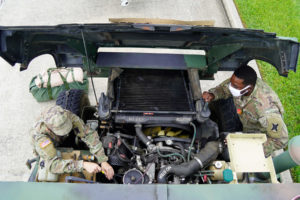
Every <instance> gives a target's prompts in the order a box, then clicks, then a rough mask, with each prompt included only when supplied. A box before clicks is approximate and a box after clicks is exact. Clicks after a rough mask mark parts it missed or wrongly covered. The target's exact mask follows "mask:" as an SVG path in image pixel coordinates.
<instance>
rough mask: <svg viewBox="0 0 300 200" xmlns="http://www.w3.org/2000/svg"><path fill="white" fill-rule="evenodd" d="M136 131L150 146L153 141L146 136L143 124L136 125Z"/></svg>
mask: <svg viewBox="0 0 300 200" xmlns="http://www.w3.org/2000/svg"><path fill="white" fill-rule="evenodd" d="M135 132H136V135H137V136H138V138H139V139H140V140H141V141H142V142H143V143H144V144H145V145H146V146H147V147H148V146H149V145H150V144H151V141H150V140H149V139H148V138H147V137H146V135H145V134H144V133H143V131H142V125H140V124H136V125H135Z"/></svg>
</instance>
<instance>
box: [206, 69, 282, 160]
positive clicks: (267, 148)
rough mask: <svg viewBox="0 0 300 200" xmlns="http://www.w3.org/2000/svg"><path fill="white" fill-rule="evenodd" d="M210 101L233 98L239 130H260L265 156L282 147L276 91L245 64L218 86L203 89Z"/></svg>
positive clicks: (280, 116)
mask: <svg viewBox="0 0 300 200" xmlns="http://www.w3.org/2000/svg"><path fill="white" fill-rule="evenodd" d="M202 97H203V99H204V100H205V101H207V102H210V101H214V100H218V99H227V98H229V97H233V101H234V105H235V107H236V110H237V114H238V116H239V119H240V120H241V122H242V125H243V132H252V133H253V132H261V133H265V134H266V135H267V141H266V142H265V143H264V152H265V156H266V157H267V156H269V155H271V153H272V152H273V151H274V150H278V149H281V148H284V147H285V146H286V145H287V142H288V131H287V127H286V125H285V123H284V121H283V112H284V110H283V107H282V104H281V102H280V100H279V98H278V96H277V95H276V93H275V92H274V91H273V90H272V89H271V88H270V87H269V86H268V85H267V84H266V83H264V82H263V81H262V80H261V79H260V78H257V75H256V72H255V71H254V70H253V69H252V68H251V67H249V66H248V65H243V66H241V67H239V68H237V69H236V70H235V71H234V73H233V75H232V76H231V78H230V79H227V80H225V81H224V82H223V83H221V84H220V85H219V86H217V87H215V88H212V89H210V90H209V91H208V92H206V91H205V92H203V94H202Z"/></svg>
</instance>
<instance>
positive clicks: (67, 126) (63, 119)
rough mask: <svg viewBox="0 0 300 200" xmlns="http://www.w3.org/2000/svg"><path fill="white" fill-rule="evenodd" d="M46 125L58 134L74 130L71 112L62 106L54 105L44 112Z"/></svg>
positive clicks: (66, 133) (61, 134)
mask: <svg viewBox="0 0 300 200" xmlns="http://www.w3.org/2000/svg"><path fill="white" fill-rule="evenodd" d="M42 118H43V121H44V123H45V125H46V126H47V127H48V128H49V129H50V130H51V131H52V132H53V133H54V134H56V135H58V136H65V135H68V134H69V132H70V131H71V130H72V127H73V125H72V121H71V119H70V117H69V113H68V112H67V111H65V110H64V109H62V108H61V107H60V106H53V107H50V108H49V109H47V110H46V111H45V112H44V113H43V116H42Z"/></svg>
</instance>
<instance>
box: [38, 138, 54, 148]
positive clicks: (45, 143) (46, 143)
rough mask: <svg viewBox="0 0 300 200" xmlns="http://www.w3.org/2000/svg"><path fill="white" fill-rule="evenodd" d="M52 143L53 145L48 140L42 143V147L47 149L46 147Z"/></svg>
mask: <svg viewBox="0 0 300 200" xmlns="http://www.w3.org/2000/svg"><path fill="white" fill-rule="evenodd" d="M51 143H52V142H51V140H49V139H47V140H45V141H44V142H42V143H40V147H41V148H45V147H46V146H48V145H49V144H51Z"/></svg>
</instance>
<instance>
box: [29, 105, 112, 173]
mask: <svg viewBox="0 0 300 200" xmlns="http://www.w3.org/2000/svg"><path fill="white" fill-rule="evenodd" d="M66 112H68V114H69V117H70V119H71V121H72V125H73V131H74V133H75V134H76V135H77V136H78V137H79V138H80V139H81V140H82V141H83V142H84V143H85V144H86V145H87V146H88V147H89V149H90V152H91V153H92V154H93V155H95V157H96V158H97V161H98V163H99V164H100V163H102V162H105V161H107V160H108V158H107V157H106V156H105V153H104V149H103V147H102V143H101V142H100V139H99V136H98V133H97V132H96V131H94V130H92V129H90V128H89V126H86V125H85V124H84V122H83V121H82V120H81V119H80V118H79V117H78V116H76V115H75V114H73V113H71V112H70V111H67V110H66ZM60 140H61V138H60V137H58V136H57V135H55V134H54V133H53V132H52V131H50V130H49V129H47V126H46V125H45V123H44V122H43V121H41V120H40V121H38V122H37V123H36V124H35V126H34V128H33V130H32V143H33V146H34V150H35V151H36V153H37V154H38V155H39V156H40V157H41V159H42V160H44V161H45V167H47V168H48V169H49V170H50V172H52V173H56V174H62V173H73V172H82V170H83V160H72V159H70V160H65V159H62V158H61V157H60V156H59V155H58V154H57V150H56V148H55V146H56V145H57V144H59V143H60V142H61V141H60Z"/></svg>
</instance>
